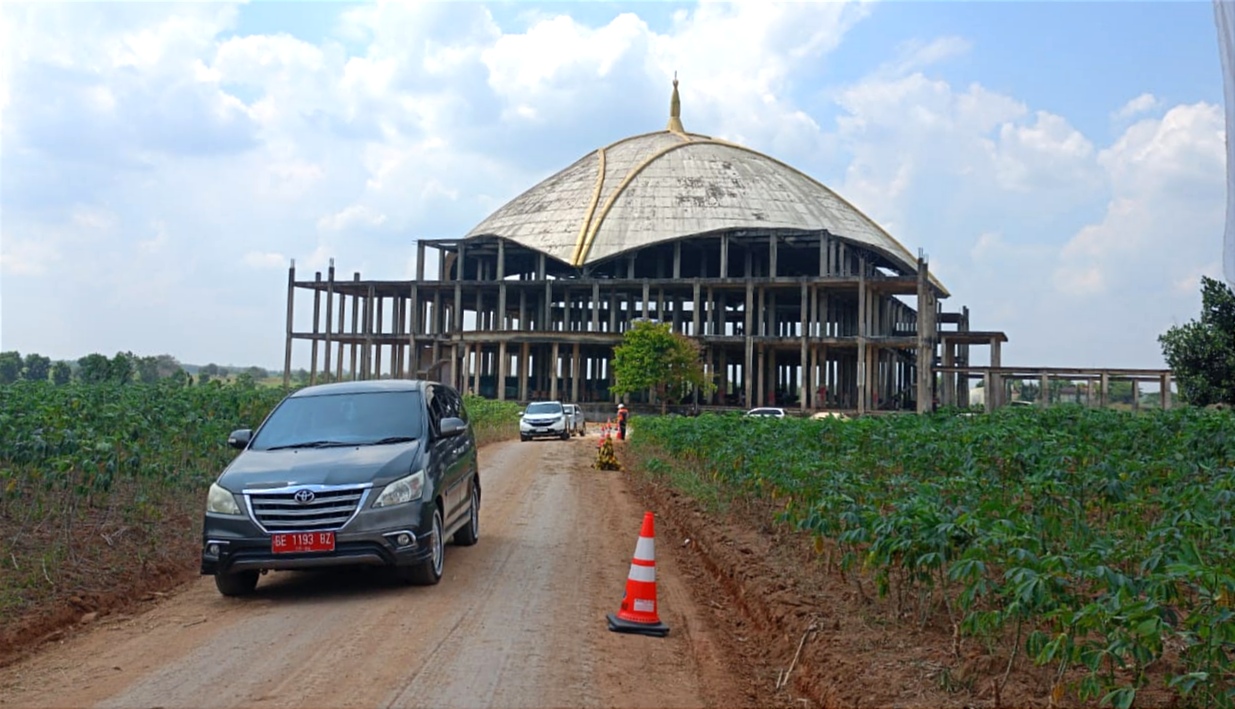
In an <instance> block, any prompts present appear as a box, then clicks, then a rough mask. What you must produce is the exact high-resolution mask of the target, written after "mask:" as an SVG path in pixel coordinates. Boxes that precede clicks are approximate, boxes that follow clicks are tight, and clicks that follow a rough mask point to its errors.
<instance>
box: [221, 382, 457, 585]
mask: <svg viewBox="0 0 1235 709" xmlns="http://www.w3.org/2000/svg"><path fill="white" fill-rule="evenodd" d="M228 444H229V445H231V446H232V447H233V448H238V449H240V455H238V456H236V458H235V460H233V461H232V462H231V464H230V465H228V466H227V468H226V469H224V470H223V472H222V473H221V474H220V475H219V477H218V479H217V480H215V481H214V482H213V483H212V484H211V485H210V489H209V492H208V493H207V495H206V510H205V519H204V522H203V526H202V551H201V573H202V574H203V575H213V576H214V579H215V584H216V586H218V589H219V592H220V593H222V594H223V595H225V596H238V595H243V594H247V593H249V592H251V591H253V590H254V588H255V587H256V586H257V582H258V578H259V576H260V575H261V574H263V573H265V572H267V571H270V570H277V569H316V568H322V567H328V566H377V567H385V568H388V569H390V570H391V571H393V572H394V574H395V575H396V576H398V577H399V578H400V579H402V580H404V581H406V582H409V583H415V584H436V583H437V582H438V581H439V580H441V578H442V563H443V558H444V555H445V550H444V545H445V543H446V540H447V539H448V538H451V537H452V535H453V540H454V542H455V543H456V544H460V545H472V544H475V543H476V542H477V540H478V538H479V535H480V528H479V525H480V492H481V486H480V472H479V467H478V463H477V450H476V440H475V437H474V436H473V433H472V429H471V426H470V425H469V423H468V416H467V412H466V410H465V409H464V405H463V400H462V398H461V397H460V396H459V394H458V392H456V391H455V390H454V389H452V388H451V387H449V386H447V385H445V384H440V383H438V382H426V381H408V380H399V379H391V380H374V381H359V382H343V383H335V384H323V385H319V386H313V387H307V388H305V389H301V390H299V391H296V392H294V393H292V394H290V395H288V396H287V397H286V398H284V399H283V401H282V402H280V403H279V405H278V406H276V407H275V409H274V410H273V411H272V412H271V413H270V414H269V415H268V416H267V417H266V420H265V421H263V422H262V424H261V426H260V427H258V429H257V431H256V432H253V431H251V430H250V429H247V428H246V429H240V430H237V431H233V432H232V434H231V436H230V437H229V438H228Z"/></svg>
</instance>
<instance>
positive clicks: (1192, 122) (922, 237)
mask: <svg viewBox="0 0 1235 709" xmlns="http://www.w3.org/2000/svg"><path fill="white" fill-rule="evenodd" d="M0 40H3V41H0V44H2V45H3V49H0V54H2V55H3V59H2V61H3V65H2V66H0V82H3V83H2V84H0V96H2V97H3V98H0V102H2V103H0V105H2V106H3V114H2V117H0V149H2V150H3V162H0V213H3V220H0V348H2V349H5V350H9V349H17V350H19V351H22V352H42V353H44V354H47V355H50V356H53V357H64V358H77V357H80V356H82V355H84V354H87V353H89V352H94V351H99V352H104V353H107V354H111V353H114V352H115V351H119V350H133V351H135V352H138V353H142V354H157V353H163V352H167V353H171V354H173V355H175V356H177V357H179V358H181V359H182V360H183V361H187V362H194V363H205V362H210V361H214V362H226V363H234V364H248V363H255V364H262V365H266V366H274V365H276V364H277V363H279V362H280V361H281V356H282V338H281V332H282V317H283V315H282V314H283V310H284V295H283V286H282V283H283V282H284V278H285V274H286V267H287V263H288V261H289V260H290V259H292V258H295V259H296V260H297V263H298V264H300V265H301V268H302V269H312V268H320V267H323V266H324V263H325V259H327V258H330V257H333V258H335V259H336V263H337V264H338V266H339V267H340V269H342V270H344V271H345V272H350V271H352V270H360V271H361V272H362V273H363V274H364V275H365V276H369V277H375V278H403V277H407V276H408V275H409V274H410V273H412V269H413V268H414V265H413V255H414V239H415V238H416V237H418V236H424V237H434V236H457V235H459V234H461V233H463V232H466V231H467V230H468V229H469V228H471V227H472V226H473V225H474V224H475V223H477V222H479V221H480V220H481V219H483V218H484V216H486V215H487V214H488V213H489V212H491V211H492V210H493V209H496V208H497V207H498V206H500V205H501V204H502V203H503V202H505V201H506V200H507V199H510V198H512V197H514V196H515V195H517V194H518V193H520V192H522V191H523V190H524V189H526V188H527V187H529V186H530V185H531V184H533V183H534V182H535V181H537V180H540V179H543V178H544V177H547V176H548V175H550V174H552V173H553V172H554V171H556V170H557V169H560V168H562V167H565V166H566V165H567V164H569V163H570V162H572V161H573V160H575V159H576V158H578V157H580V156H581V155H583V154H584V153H586V152H588V151H590V150H592V149H594V148H596V147H597V146H599V145H603V144H606V143H608V142H611V141H612V140H615V139H617V138H620V137H623V136H626V135H630V134H634V133H640V132H645V131H647V130H654V129H658V128H660V127H662V126H663V123H664V120H665V113H666V110H667V104H668V91H669V85H668V84H669V78H670V77H671V75H672V72H673V71H674V70H675V69H676V70H677V71H678V72H679V75H680V78H681V81H682V96H683V121H684V123H685V124H686V127H687V129H688V130H694V131H698V132H702V133H708V134H712V135H718V136H722V137H726V138H729V139H732V140H738V141H739V142H744V143H746V144H747V145H749V146H751V147H753V148H756V149H758V150H762V151H764V152H767V153H769V154H771V155H774V156H775V157H778V158H780V159H782V160H785V161H786V162H789V163H790V164H793V165H795V166H796V167H799V168H801V169H803V170H804V171H806V172H808V173H809V174H811V175H812V176H814V177H816V178H818V179H820V180H821V181H823V182H825V183H826V184H828V185H829V186H831V187H833V188H834V189H836V190H837V191H838V192H840V193H841V194H842V195H843V196H845V197H846V198H847V199H849V200H850V201H852V202H854V203H855V204H857V205H858V206H859V207H860V208H862V209H863V210H864V211H866V212H867V213H868V214H870V215H871V216H872V217H874V218H875V219H876V220H877V221H879V222H880V223H881V224H883V225H884V226H885V227H886V228H888V229H889V231H891V232H892V233H893V234H894V235H896V236H897V237H898V238H899V239H900V240H901V241H902V242H904V243H905V244H906V245H907V246H908V247H909V248H910V249H911V250H915V251H916V249H917V248H918V247H922V248H924V249H925V250H926V251H927V252H928V253H929V254H930V256H931V259H932V267H933V268H934V269H935V271H936V272H937V273H938V274H939V275H940V276H941V277H942V278H944V280H945V282H946V283H947V284H948V286H949V289H950V290H951V291H952V293H953V298H952V299H950V300H949V301H945V307H948V308H956V307H960V306H961V305H968V306H969V307H970V310H971V312H972V315H973V318H974V321H975V327H981V328H989V329H1003V330H1005V331H1007V332H1008V334H1009V337H1010V338H1011V341H1010V342H1009V344H1008V345H1007V346H1006V348H1005V351H1004V352H1005V354H1004V361H1005V362H1011V363H1017V364H1024V365H1060V366H1066V365H1076V366H1096V365H1105V366H1112V367H1121V366H1122V367H1159V366H1163V365H1162V361H1161V353H1160V348H1159V346H1158V344H1157V342H1156V337H1157V335H1158V334H1159V333H1160V332H1162V331H1163V330H1164V329H1165V328H1166V327H1169V326H1170V325H1171V324H1173V323H1178V322H1183V321H1186V320H1188V319H1190V318H1193V317H1195V316H1196V314H1197V309H1198V307H1199V295H1198V293H1199V289H1198V287H1197V279H1198V278H1199V276H1200V275H1201V274H1208V275H1212V276H1218V275H1219V271H1220V262H1221V228H1222V217H1223V215H1224V206H1225V201H1224V200H1225V188H1224V186H1223V178H1224V173H1223V170H1224V167H1225V159H1224V156H1223V152H1222V147H1223V143H1222V140H1223V124H1222V118H1223V111H1224V106H1223V104H1222V76H1221V68H1220V64H1219V59H1218V49H1217V38H1216V30H1215V27H1214V20H1213V7H1212V4H1211V3H1210V2H1209V1H1208V0H1205V1H1203V2H1199V1H1189V2H1159V3H1148V2H1099V3H1067V2H1040V3H1029V2H939V3H935V2H906V1H901V2H866V3H861V4H860V5H842V4H840V3H828V4H821V3H797V4H792V5H776V4H771V3H747V4H740V5H733V6H730V5H722V4H717V3H706V4H704V5H696V4H694V3H673V4H669V3H652V2H637V3H625V4H623V3H609V2H594V3H549V4H545V3H530V2H505V3H488V4H482V3H470V2H468V3H463V2H453V3H445V4H441V5H432V6H427V5H426V4H423V3H418V4H414V5H413V4H389V5H387V4H380V5H379V4H368V3H346V4H344V3H292V2H255V3H251V4H243V5H238V6H228V5H204V4H150V3H127V4H126V3H121V4H115V5H103V4H86V3H68V4H65V5H52V4H49V3H34V4H28V5H27V4H21V3H5V4H4V5H3V6H2V7H0ZM310 273H311V271H310ZM302 311H303V308H302ZM304 349H306V350H307V348H304ZM296 360H297V362H298V363H299V364H303V363H305V362H307V352H298V353H297V357H296Z"/></svg>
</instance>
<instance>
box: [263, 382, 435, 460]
mask: <svg viewBox="0 0 1235 709" xmlns="http://www.w3.org/2000/svg"><path fill="white" fill-rule="evenodd" d="M422 419H423V415H422V413H421V405H420V393H419V392H415V391H382V392H365V393H355V394H328V395H322V396H298V397H292V398H290V399H287V400H285V401H284V402H283V403H282V404H280V405H279V407H278V408H277V409H275V411H274V413H273V414H271V415H270V418H269V419H268V420H267V421H266V423H265V425H263V426H262V429H261V431H259V432H258V434H257V436H256V437H255V438H254V439H253V443H252V444H251V446H250V448H251V449H252V450H269V449H270V448H274V447H277V446H290V445H296V444H301V443H312V442H316V441H327V442H337V443H374V442H377V441H380V440H382V439H385V438H391V437H409V438H412V437H418V436H420V435H421V428H422V427H423V425H424V422H423V420H422Z"/></svg>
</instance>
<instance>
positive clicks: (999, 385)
mask: <svg viewBox="0 0 1235 709" xmlns="http://www.w3.org/2000/svg"><path fill="white" fill-rule="evenodd" d="M999 349H1000V345H999V340H997V339H993V338H992V339H991V366H992V367H1002V366H1003V357H1002V356H1001V355H1000V352H999ZM991 386H992V387H994V388H993V389H991V390H990V391H988V392H986V399H987V401H990V398H991V394H992V392H993V393H996V394H997V396H996V397H995V401H994V402H993V404H992V405H993V406H997V407H998V406H1003V405H1004V403H1005V402H1004V400H1003V377H1002V376H1000V375H998V374H995V375H992V377H991Z"/></svg>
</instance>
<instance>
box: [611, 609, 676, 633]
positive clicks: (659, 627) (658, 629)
mask: <svg viewBox="0 0 1235 709" xmlns="http://www.w3.org/2000/svg"><path fill="white" fill-rule="evenodd" d="M605 618H607V619H608V620H609V630H612V631H613V632H615V633H635V634H640V635H651V636H654V637H658V638H663V637H665V636H666V635H668V634H669V626H667V625H665V624H664V623H662V622H660V621H657V622H655V623H632V622H630V621H628V620H622V619H621V618H619V617H617V616H616V615H614V614H612V613H609V614H607V615H606V616H605Z"/></svg>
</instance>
